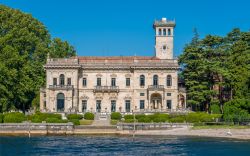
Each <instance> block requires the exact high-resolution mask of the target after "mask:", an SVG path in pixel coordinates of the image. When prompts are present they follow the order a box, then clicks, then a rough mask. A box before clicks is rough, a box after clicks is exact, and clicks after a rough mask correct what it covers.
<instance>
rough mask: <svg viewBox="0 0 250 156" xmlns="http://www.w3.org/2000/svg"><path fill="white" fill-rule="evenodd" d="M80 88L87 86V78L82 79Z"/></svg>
mask: <svg viewBox="0 0 250 156" xmlns="http://www.w3.org/2000/svg"><path fill="white" fill-rule="evenodd" d="M82 86H83V87H86V86H87V78H83V79H82Z"/></svg>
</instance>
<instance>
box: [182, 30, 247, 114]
mask: <svg viewBox="0 0 250 156" xmlns="http://www.w3.org/2000/svg"><path fill="white" fill-rule="evenodd" d="M179 63H180V64H181V65H182V67H183V69H182V71H183V72H182V75H183V77H184V80H185V85H186V88H187V103H188V105H189V106H190V107H192V108H193V109H194V110H201V111H204V110H205V111H209V109H210V106H211V105H213V104H218V105H220V107H221V111H223V105H224V103H226V102H228V101H230V100H235V99H244V100H248V99H249V98H250V32H242V31H240V29H238V28H235V29H233V30H232V31H231V32H229V33H228V34H227V35H226V36H224V37H221V36H216V35H207V36H206V37H205V38H203V39H200V38H199V35H198V33H197V31H195V35H194V37H193V39H192V41H191V43H189V44H187V45H186V46H185V48H184V52H183V54H182V55H181V56H180V58H179ZM227 110H228V109H227ZM249 113H250V112H249Z"/></svg>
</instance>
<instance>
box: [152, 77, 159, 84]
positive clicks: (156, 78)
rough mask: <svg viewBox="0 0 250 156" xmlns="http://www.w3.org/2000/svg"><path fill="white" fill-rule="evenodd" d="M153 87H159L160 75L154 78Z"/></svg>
mask: <svg viewBox="0 0 250 156" xmlns="http://www.w3.org/2000/svg"><path fill="white" fill-rule="evenodd" d="M153 85H154V86H157V85H158V75H154V76H153Z"/></svg>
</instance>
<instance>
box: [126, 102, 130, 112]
mask: <svg viewBox="0 0 250 156" xmlns="http://www.w3.org/2000/svg"><path fill="white" fill-rule="evenodd" d="M125 109H126V112H130V100H125Z"/></svg>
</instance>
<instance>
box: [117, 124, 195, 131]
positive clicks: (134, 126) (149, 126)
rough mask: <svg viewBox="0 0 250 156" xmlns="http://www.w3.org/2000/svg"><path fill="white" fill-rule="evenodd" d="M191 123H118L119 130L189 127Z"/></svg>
mask: <svg viewBox="0 0 250 156" xmlns="http://www.w3.org/2000/svg"><path fill="white" fill-rule="evenodd" d="M191 126H193V124H191V123H135V124H134V123H118V124H117V129H118V130H133V129H135V130H164V129H173V128H184V127H186V128H188V127H191Z"/></svg>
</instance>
